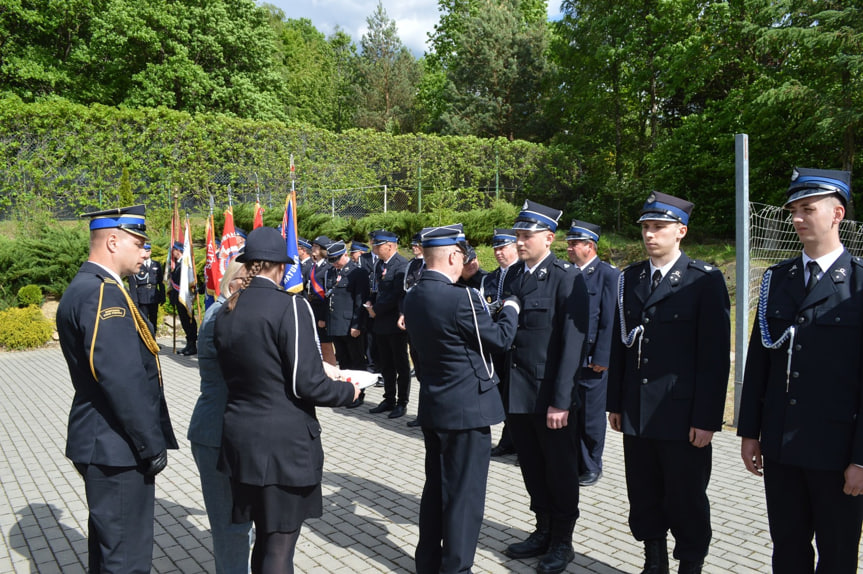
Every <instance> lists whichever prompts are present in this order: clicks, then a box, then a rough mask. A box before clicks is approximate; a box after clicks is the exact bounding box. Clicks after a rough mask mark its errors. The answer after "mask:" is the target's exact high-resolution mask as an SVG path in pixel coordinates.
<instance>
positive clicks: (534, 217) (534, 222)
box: [512, 211, 557, 231]
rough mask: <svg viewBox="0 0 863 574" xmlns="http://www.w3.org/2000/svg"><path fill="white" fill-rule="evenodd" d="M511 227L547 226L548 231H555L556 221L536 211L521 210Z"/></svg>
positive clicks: (535, 227)
mask: <svg viewBox="0 0 863 574" xmlns="http://www.w3.org/2000/svg"><path fill="white" fill-rule="evenodd" d="M512 227H513V229H539V228H540V227H544V228H548V230H549V231H557V221H555V220H553V219H552V218H550V217H546V216H545V215H543V214H541V213H537V212H536V211H522V212H521V213H519V214H518V217H517V218H516V220H515V224H514V225H513V226H512Z"/></svg>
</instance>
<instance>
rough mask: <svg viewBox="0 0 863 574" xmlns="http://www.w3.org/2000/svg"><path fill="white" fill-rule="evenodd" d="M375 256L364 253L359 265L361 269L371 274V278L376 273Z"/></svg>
mask: <svg viewBox="0 0 863 574" xmlns="http://www.w3.org/2000/svg"><path fill="white" fill-rule="evenodd" d="M375 263H376V260H375V256H374V254H372V253H363V254H362V255H360V260H359V264H360V267H362V268H363V269H365V270H366V273H368V274H369V278H371V276H372V275H374V273H375Z"/></svg>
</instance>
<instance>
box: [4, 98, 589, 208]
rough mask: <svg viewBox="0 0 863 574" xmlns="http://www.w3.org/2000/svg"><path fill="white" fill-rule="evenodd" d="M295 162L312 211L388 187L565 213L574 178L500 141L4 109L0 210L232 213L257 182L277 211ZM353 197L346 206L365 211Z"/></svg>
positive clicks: (146, 112) (549, 157) (524, 146)
mask: <svg viewBox="0 0 863 574" xmlns="http://www.w3.org/2000/svg"><path fill="white" fill-rule="evenodd" d="M292 154H293V156H294V158H295V164H296V172H295V173H296V189H297V190H298V191H299V192H302V193H303V198H304V201H306V202H309V203H311V204H314V203H315V202H316V201H318V200H319V199H320V198H319V197H318V195H319V194H318V193H317V191H316V190H318V191H319V190H333V189H342V188H358V187H362V186H382V185H387V186H389V188H390V189H392V190H394V191H395V190H413V191H416V190H417V189H419V188H422V190H423V210H424V211H425V210H427V209H434V208H435V207H436V206H440V205H442V204H450V205H452V203H453V202H452V199H453V197H455V196H453V195H452V194H456V196H457V198H458V200H459V202H458V203H459V206H460V208H461V209H465V202H467V203H468V204H470V203H471V202H474V201H475V200H476V199H477V198H476V194H477V193H478V190H483V189H485V190H487V189H495V188H496V185H499V187H500V188H503V189H505V190H509V191H510V192H512V193H515V194H516V195H518V196H519V197H521V196H524V195H530V196H531V197H534V198H538V199H540V200H542V199H544V198H545V199H547V200H548V199H549V198H553V200H552V201H554V203H555V204H559V205H561V206H562V205H564V204H565V203H566V201H568V199H567V198H566V197H563V196H566V195H567V194H568V193H569V192H571V189H572V183H573V182H574V181H575V177H576V175H577V170H576V168H575V167H573V165H574V164H573V163H572V162H571V161H569V160H568V159H567V157H566V156H565V154H564V153H563V152H561V151H559V150H557V149H555V148H549V147H545V146H542V145H538V144H533V143H529V142H524V141H508V140H506V139H504V138H498V139H480V138H475V137H451V136H445V137H437V136H426V135H404V136H393V135H389V134H385V133H381V132H375V131H371V130H351V131H348V132H345V133H341V134H335V133H331V132H328V131H326V130H322V129H318V128H314V127H311V126H307V125H302V124H291V125H287V124H283V123H281V122H277V121H273V122H261V121H252V120H243V119H238V118H233V117H227V116H221V115H217V114H195V115H192V114H188V113H184V112H177V111H173V110H168V109H165V108H141V109H126V108H119V109H118V108H113V107H107V106H101V105H92V106H89V107H87V106H82V105H77V104H72V103H69V102H67V101H63V100H51V101H46V102H42V103H34V104H25V103H23V102H21V101H20V100H18V99H17V98H15V97H7V98H4V99H0V208H5V209H6V210H9V211H11V212H12V213H13V214H21V216H22V218H23V217H25V216H27V217H30V216H32V214H34V213H39V212H42V211H48V212H52V213H57V212H58V210H59V211H64V212H65V213H66V214H74V213H77V212H79V211H82V210H83V209H84V208H85V207H87V206H102V207H109V206H115V205H117V204H118V203H121V202H122V201H123V198H121V195H123V196H126V197H128V196H129V194H130V193H131V195H132V196H134V198H135V199H136V201H140V202H144V203H147V204H148V206H155V205H160V206H169V205H170V204H171V203H172V201H171V195H172V194H173V190H174V188H176V190H177V191H178V193H179V195H180V199H181V201H183V202H186V203H195V202H197V203H196V205H198V206H201V205H204V204H205V202H206V200H207V198H208V196H209V194H212V195H213V196H214V197H215V199H216V205H227V203H228V185H229V184H230V185H231V186H232V190H233V193H234V195H235V197H236V195H237V194H254V192H255V191H256V187H255V183H256V182H257V183H259V184H260V190H261V191H262V192H264V193H267V194H271V197H272V198H273V202H274V203H275V204H276V205H279V204H281V203H282V202H283V201H284V196H285V193H286V192H287V191H288V190H289V189H290V157H291V155H292ZM496 179H497V181H498V182H499V183H498V184H496ZM438 193H440V194H443V196H442V197H438V198H437V199H436V198H435V194H438ZM351 194H352V192H345V198H344V199H345V200H357V201H359V199H357V197H352V196H351ZM446 194H450V195H446ZM356 195H357V194H354V196H356ZM559 196H560V197H559ZM427 203H428V205H427ZM319 207H320V206H319ZM416 208H417V206H416V205H413V206H411V209H414V210H415V209H416ZM274 211H278V210H274ZM372 211H377V209H369V210H367V212H372ZM279 217H280V214H279Z"/></svg>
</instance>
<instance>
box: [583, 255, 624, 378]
mask: <svg viewBox="0 0 863 574" xmlns="http://www.w3.org/2000/svg"><path fill="white" fill-rule="evenodd" d="M581 273H582V275H584V280H585V283H587V294H588V295H589V296H590V328H589V331H588V335H587V348H586V349H585V353H584V363H583V366H585V367H586V366H587V365H589V364H591V363H593V364H595V365H599V366H602V367H607V366H609V364H610V361H611V338H612V336H613V333H614V311H615V309H616V308H617V277H618V275H620V270H619V269H617V268H616V267H613V266H611V265H609V264H608V263H606V262H605V261H601V260H600V259H599V257H594V258H593V261H591V262H590V263H588V265H587V267H585V268H584V269H582V270H581Z"/></svg>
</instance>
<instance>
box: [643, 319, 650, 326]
mask: <svg viewBox="0 0 863 574" xmlns="http://www.w3.org/2000/svg"><path fill="white" fill-rule="evenodd" d="M648 323H650V317H645V318H644V324H645V325H647V324H648Z"/></svg>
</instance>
